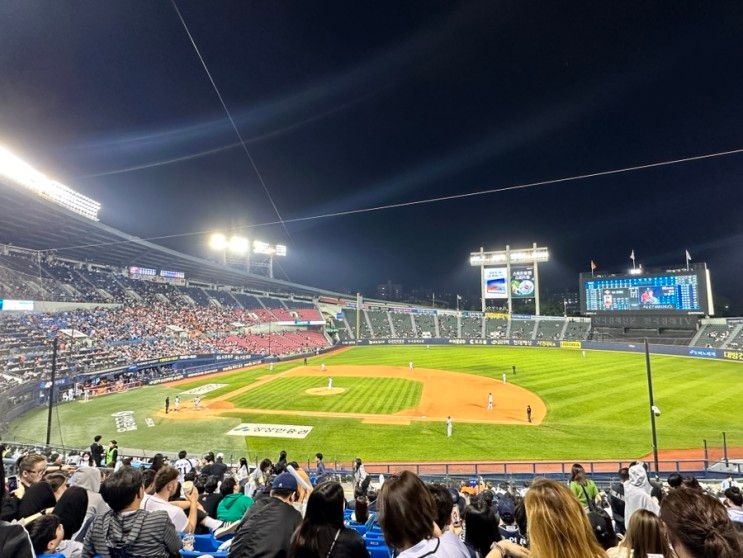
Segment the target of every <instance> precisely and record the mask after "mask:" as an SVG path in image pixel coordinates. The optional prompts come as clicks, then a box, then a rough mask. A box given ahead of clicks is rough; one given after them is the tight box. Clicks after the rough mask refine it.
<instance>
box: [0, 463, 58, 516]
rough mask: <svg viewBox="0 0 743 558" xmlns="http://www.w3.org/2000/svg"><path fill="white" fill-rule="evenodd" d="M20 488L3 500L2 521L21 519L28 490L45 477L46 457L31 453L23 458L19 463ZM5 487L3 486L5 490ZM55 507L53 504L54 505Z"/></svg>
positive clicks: (0, 510) (0, 511)
mask: <svg viewBox="0 0 743 558" xmlns="http://www.w3.org/2000/svg"><path fill="white" fill-rule="evenodd" d="M17 468H18V480H19V483H18V488H17V489H16V490H14V491H12V492H11V493H9V494H6V495H5V497H4V498H3V499H2V507H1V508H0V520H3V521H12V520H14V519H20V518H21V517H22V516H21V515H19V506H20V503H21V501H22V500H23V498H24V496H25V494H26V490H27V489H28V488H29V487H30V486H32V485H33V484H36V483H38V482H39V481H41V479H42V478H43V477H44V472H45V471H46V457H44V456H43V455H41V454H38V453H30V454H28V455H26V456H25V457H22V458H21V459H20V460H19V462H18V467H17ZM4 488H5V485H4V484H3V489H4ZM52 505H53V504H52Z"/></svg>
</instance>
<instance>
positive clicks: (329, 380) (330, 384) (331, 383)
mask: <svg viewBox="0 0 743 558" xmlns="http://www.w3.org/2000/svg"><path fill="white" fill-rule="evenodd" d="M331 389H333V378H332V377H330V378H328V390H331Z"/></svg>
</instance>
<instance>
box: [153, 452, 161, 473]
mask: <svg viewBox="0 0 743 558" xmlns="http://www.w3.org/2000/svg"><path fill="white" fill-rule="evenodd" d="M164 466H165V456H164V455H163V454H162V453H156V454H155V455H154V456H153V457H152V464H151V465H150V469H152V470H153V471H155V472H156V473H157V472H158V471H159V470H160V469H162V468H163V467H164Z"/></svg>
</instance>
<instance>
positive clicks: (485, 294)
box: [470, 242, 550, 316]
mask: <svg viewBox="0 0 743 558" xmlns="http://www.w3.org/2000/svg"><path fill="white" fill-rule="evenodd" d="M549 258H550V255H549V250H548V249H547V248H546V247H544V246H537V243H536V242H535V243H534V244H533V245H532V247H531V248H524V249H518V250H513V249H511V247H510V246H506V249H505V250H492V251H488V252H486V251H485V249H484V248H480V251H479V252H470V265H471V266H475V267H479V268H480V291H481V300H482V311H483V312H485V309H486V302H485V301H486V299H487V298H504V299H508V313H509V314H511V313H512V312H513V293H512V292H511V291H512V289H513V287H512V282H513V281H518V278H515V277H513V276H512V272H511V266H519V268H532V269H533V277H527V278H523V277H521V278H520V279H521V284H527V283H529V284H530V283H531V282H532V280H533V285H530V286H531V287H533V292H534V297H533V298H534V307H535V311H536V315H537V316H538V315H539V263H542V262H547V261H549ZM486 267H495V269H489V270H488V273H489V274H490V273H493V274H496V275H497V277H496V276H495V275H489V276H488V277H486V271H485V268H486ZM504 268H505V269H504ZM491 282H492V283H493V285H494V287H493V288H494V289H495V291H491V290H490V288H491V287H490V285H491ZM516 296H517V298H531V296H524V295H523V294H520V293H517V294H516Z"/></svg>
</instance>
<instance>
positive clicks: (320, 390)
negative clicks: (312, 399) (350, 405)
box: [305, 387, 346, 395]
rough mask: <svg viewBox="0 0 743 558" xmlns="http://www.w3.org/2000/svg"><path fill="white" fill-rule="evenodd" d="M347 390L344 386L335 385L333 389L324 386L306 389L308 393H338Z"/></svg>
mask: <svg viewBox="0 0 743 558" xmlns="http://www.w3.org/2000/svg"><path fill="white" fill-rule="evenodd" d="M344 391H346V390H345V389H344V388H338V387H334V388H332V389H328V388H326V387H324V388H310V389H308V390H305V393H306V394H307V395H338V394H340V393H343V392H344Z"/></svg>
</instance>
